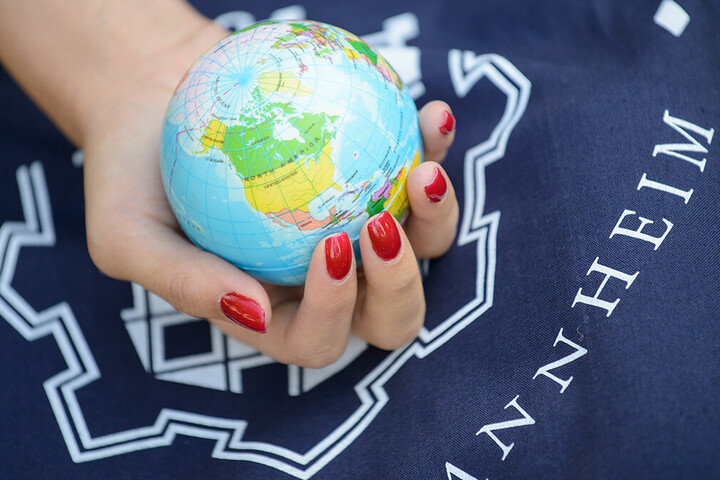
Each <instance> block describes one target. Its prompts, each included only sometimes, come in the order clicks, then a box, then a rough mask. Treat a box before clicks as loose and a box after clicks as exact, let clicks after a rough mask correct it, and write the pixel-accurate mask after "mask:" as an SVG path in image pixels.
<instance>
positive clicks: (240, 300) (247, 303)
mask: <svg viewBox="0 0 720 480" xmlns="http://www.w3.org/2000/svg"><path fill="white" fill-rule="evenodd" d="M220 309H221V310H222V312H223V314H225V316H226V317H227V318H229V319H230V320H232V321H233V322H235V323H237V324H238V325H240V326H241V327H245V328H247V329H248V330H252V331H253V332H257V333H265V310H263V308H262V307H261V306H260V304H259V303H257V302H256V301H255V300H253V299H251V298H247V297H243V296H242V295H238V294H237V293H235V292H230V293H226V294H225V295H223V296H222V298H221V299H220Z"/></svg>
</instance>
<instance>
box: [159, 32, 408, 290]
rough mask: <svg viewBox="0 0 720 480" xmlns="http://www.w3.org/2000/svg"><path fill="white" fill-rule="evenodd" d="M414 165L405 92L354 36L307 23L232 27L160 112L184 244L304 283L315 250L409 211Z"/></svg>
mask: <svg viewBox="0 0 720 480" xmlns="http://www.w3.org/2000/svg"><path fill="white" fill-rule="evenodd" d="M421 161H422V140H421V136H420V130H419V126H418V118H417V109H416V107H415V103H414V101H413V100H412V98H411V96H410V94H409V92H408V90H407V88H406V87H405V86H404V85H403V83H402V81H401V80H400V78H399V77H398V75H397V74H396V73H395V71H394V70H393V69H392V67H391V66H390V65H389V64H388V62H387V61H386V60H385V59H383V58H382V56H380V55H379V54H378V53H377V52H376V51H375V50H374V49H373V48H372V47H370V46H369V45H368V44H367V43H365V42H364V41H363V40H361V39H360V38H358V37H357V36H355V35H353V34H351V33H349V32H347V31H345V30H343V29H341V28H337V27H334V26H331V25H328V24H324V23H319V22H312V21H265V22H260V23H257V24H254V25H251V26H249V27H246V28H244V29H242V30H239V31H237V32H235V33H233V34H230V35H228V36H227V37H225V38H224V39H222V40H220V41H219V42H218V43H217V44H215V45H214V46H212V47H211V48H210V49H209V50H208V51H207V52H205V54H203V55H202V56H201V57H200V58H199V59H198V60H197V61H196V62H195V63H194V64H193V65H192V66H191V67H190V69H189V70H188V72H187V74H186V75H185V76H184V77H183V78H182V80H181V81H180V84H179V85H178V87H177V89H176V91H175V93H174V95H173V97H172V99H171V101H170V104H169V106H168V109H167V113H166V116H165V120H164V124H163V130H162V142H161V151H160V164H161V173H162V179H163V185H164V188H165V192H166V194H167V197H168V201H169V203H170V207H171V208H172V210H173V212H174V214H175V216H176V218H177V220H178V223H179V224H180V226H181V228H182V229H183V231H184V232H185V234H186V235H187V236H188V238H189V239H190V240H192V242H194V243H195V244H196V245H197V246H199V247H200V248H202V249H204V250H207V251H209V252H212V253H214V254H216V255H218V256H220V257H222V258H224V259H225V260H227V261H229V262H230V263H232V264H234V265H235V266H237V267H238V268H240V269H242V270H243V271H245V272H247V273H249V274H251V275H253V276H254V277H256V278H258V279H259V280H261V281H266V282H271V283H275V284H280V285H297V284H302V283H304V281H305V277H306V274H307V269H308V264H309V262H310V257H311V256H312V252H313V250H314V248H315V246H316V245H317V244H318V243H319V242H320V241H321V240H322V239H323V238H324V237H326V236H327V235H330V234H334V233H339V232H343V231H344V232H347V234H348V235H349V237H350V239H351V241H353V243H354V249H355V251H356V252H358V251H359V249H358V246H357V241H358V237H359V234H360V230H361V228H362V225H363V224H364V223H365V221H367V219H368V218H370V217H371V216H373V215H375V214H377V213H380V212H381V211H383V210H387V211H388V212H390V213H391V214H393V215H394V216H395V217H396V218H397V219H398V220H401V219H402V218H403V217H404V216H405V215H406V214H407V211H408V198H407V192H406V187H405V183H406V182H405V181H406V178H407V175H408V172H409V171H410V170H411V169H412V168H413V167H414V166H416V165H417V164H419V163H420V162H421Z"/></svg>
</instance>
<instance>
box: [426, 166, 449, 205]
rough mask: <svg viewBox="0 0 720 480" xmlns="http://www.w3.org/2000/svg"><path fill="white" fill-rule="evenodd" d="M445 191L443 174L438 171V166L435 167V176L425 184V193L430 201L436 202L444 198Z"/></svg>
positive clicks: (445, 184) (445, 185) (445, 183)
mask: <svg viewBox="0 0 720 480" xmlns="http://www.w3.org/2000/svg"><path fill="white" fill-rule="evenodd" d="M446 193H447V182H446V181H445V176H444V175H443V174H442V173H441V172H440V169H439V168H437V167H435V176H434V177H433V179H432V181H431V182H430V183H428V184H427V185H425V194H426V195H427V197H428V198H429V199H430V201H431V202H433V203H437V202H439V201H440V200H442V199H443V198H445V194H446Z"/></svg>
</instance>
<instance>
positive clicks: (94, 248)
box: [86, 222, 122, 278]
mask: <svg viewBox="0 0 720 480" xmlns="http://www.w3.org/2000/svg"><path fill="white" fill-rule="evenodd" d="M86 236H87V248H88V253H89V254H90V259H91V260H92V261H93V263H94V264H95V266H96V267H97V268H98V269H99V270H100V271H101V272H103V273H104V274H105V275H108V276H110V277H113V278H121V277H122V271H121V269H120V268H119V267H120V265H119V262H117V261H116V255H117V249H116V248H115V247H114V245H115V242H114V239H113V238H112V235H109V234H108V230H107V229H104V228H102V225H98V224H97V223H96V222H92V223H91V222H88V225H87V235H86Z"/></svg>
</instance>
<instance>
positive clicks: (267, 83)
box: [258, 72, 313, 97]
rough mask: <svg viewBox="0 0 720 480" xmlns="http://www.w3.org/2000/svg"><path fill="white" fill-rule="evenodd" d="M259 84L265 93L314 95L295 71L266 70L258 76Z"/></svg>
mask: <svg viewBox="0 0 720 480" xmlns="http://www.w3.org/2000/svg"><path fill="white" fill-rule="evenodd" d="M258 85H260V88H261V89H262V90H263V92H264V93H273V92H279V93H285V94H289V95H292V96H297V95H300V96H303V97H306V96H308V95H312V93H313V91H312V90H310V89H309V88H307V87H306V86H304V85H303V84H302V82H301V81H300V79H299V78H297V76H295V74H294V73H293V72H265V73H262V74H260V77H258Z"/></svg>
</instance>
